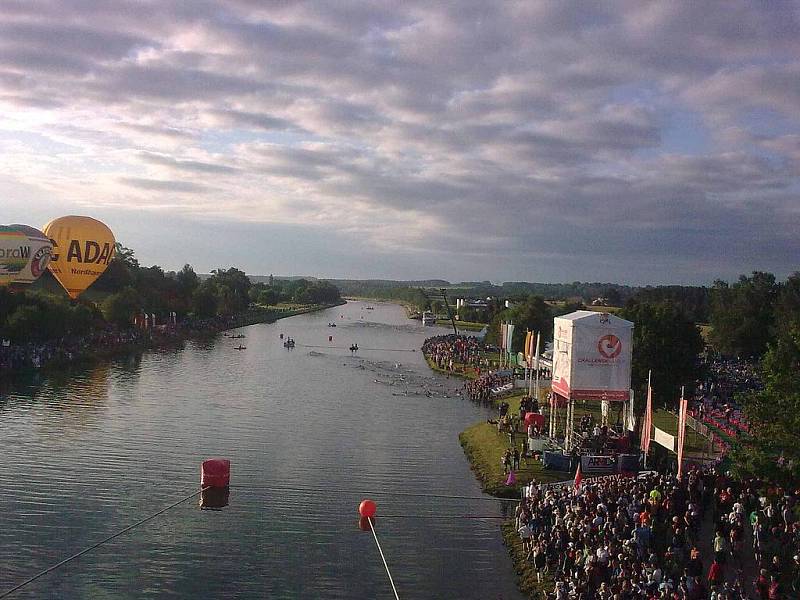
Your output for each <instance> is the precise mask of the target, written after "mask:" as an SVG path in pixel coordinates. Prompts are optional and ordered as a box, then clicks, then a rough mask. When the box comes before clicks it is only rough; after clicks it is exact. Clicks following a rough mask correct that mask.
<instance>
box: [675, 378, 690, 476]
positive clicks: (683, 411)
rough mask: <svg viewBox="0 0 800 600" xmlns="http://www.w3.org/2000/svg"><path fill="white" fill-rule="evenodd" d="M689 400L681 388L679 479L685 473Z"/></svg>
mask: <svg viewBox="0 0 800 600" xmlns="http://www.w3.org/2000/svg"><path fill="white" fill-rule="evenodd" d="M688 404H689V402H688V401H687V400H686V399H685V398H684V397H683V388H681V408H680V411H679V412H678V479H680V478H681V476H682V475H683V445H684V442H685V440H686V412H687V409H688Z"/></svg>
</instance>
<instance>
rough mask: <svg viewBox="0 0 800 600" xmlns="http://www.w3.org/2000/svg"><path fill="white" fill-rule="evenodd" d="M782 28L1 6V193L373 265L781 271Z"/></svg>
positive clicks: (789, 100) (495, 272)
mask: <svg viewBox="0 0 800 600" xmlns="http://www.w3.org/2000/svg"><path fill="white" fill-rule="evenodd" d="M799 29H800V10H798V9H797V7H796V6H795V5H793V4H792V3H773V4H770V5H769V6H767V5H761V4H756V3H750V2H745V1H734V2H728V1H725V2H713V1H712V2H703V3H696V2H688V1H687V2H682V1H678V2H669V3H642V2H639V1H636V0H618V1H615V2H598V3H592V4H588V5H587V4H585V3H567V2H559V3H556V2H527V1H525V2H513V1H512V2H503V3H486V2H484V1H480V0H465V1H464V2H459V3H457V4H447V3H445V4H441V3H430V2H414V1H410V2H403V3H396V2H375V3H368V4H365V3H363V2H355V1H349V0H343V1H342V2H336V3H332V4H321V3H313V2H297V3H283V2H271V3H261V2H255V1H250V0H232V1H230V2H214V1H212V0H200V1H198V2H196V3H191V5H187V4H180V3H178V4H175V3H169V2H146V3H142V2H134V1H125V0H123V2H120V3H115V5H114V6H113V7H111V6H104V5H97V4H96V3H91V2H86V1H85V0H63V1H56V0H38V1H31V2H24V3H22V2H9V3H7V4H6V5H4V10H3V11H2V14H0V110H3V114H4V119H3V120H2V122H0V168H2V169H3V171H4V172H5V173H13V174H14V175H13V179H14V185H11V184H10V183H6V184H0V194H2V193H3V192H4V190H8V192H9V193H11V194H13V193H16V192H15V191H14V190H19V189H28V188H26V187H25V186H36V185H44V186H46V189H47V192H48V193H49V194H51V195H52V194H56V195H59V196H62V197H66V198H82V200H81V202H88V201H87V200H86V198H97V199H98V200H97V202H98V203H99V202H102V203H103V204H102V206H103V207H105V208H106V209H108V210H112V208H113V209H115V210H120V211H121V208H122V207H137V208H142V209H143V210H147V211H152V212H154V213H157V212H159V211H160V212H162V213H164V214H169V213H170V212H174V213H180V214H181V215H182V216H183V217H184V218H187V219H191V218H194V219H197V220H208V219H225V220H226V221H231V222H236V221H238V222H242V223H258V224H261V226H263V227H267V226H281V227H288V228H302V227H304V226H308V227H312V228H313V233H309V236H310V237H309V239H308V240H306V242H307V243H309V244H311V245H312V247H313V246H315V245H316V247H318V248H319V250H320V252H321V253H324V252H328V251H329V250H328V249H326V248H325V247H324V245H323V244H322V242H321V241H320V240H321V236H320V235H319V231H320V230H324V229H325V228H328V229H330V230H335V231H336V233H337V235H336V236H333V237H334V239H337V240H340V239H341V236H342V235H346V236H348V237H349V238H350V239H357V240H359V243H363V244H365V247H369V248H371V249H372V250H373V251H375V252H378V253H382V252H385V253H386V256H387V257H390V260H388V259H387V260H383V261H382V262H381V264H382V265H383V266H382V267H381V268H382V269H384V271H383V272H381V273H374V275H384V276H389V275H395V276H409V277H416V275H417V273H414V272H413V271H412V265H413V268H417V267H418V266H419V264H420V262H419V260H418V258H417V257H418V255H419V254H420V253H428V255H429V256H430V258H431V263H433V264H442V265H446V269H449V272H444V273H429V274H426V275H440V276H453V275H451V274H450V273H452V274H456V273H461V274H463V275H464V276H465V278H468V279H482V278H494V279H497V278H508V279H526V278H531V277H534V275H535V273H534V274H532V272H531V270H530V269H531V267H530V264H532V263H531V261H536V264H537V265H540V264H541V263H540V261H542V260H546V261H547V265H548V266H547V268H546V269H545V268H544V267H541V266H540V267H538V269H539V270H538V271H536V273H540V274H541V273H545V274H546V276H547V277H550V278H556V279H559V278H561V279H566V280H573V279H577V278H581V277H592V278H595V275H593V274H598V273H603V274H604V275H603V277H602V278H604V279H625V278H626V277H628V276H629V275H630V274H631V273H636V274H637V275H636V276H637V277H646V276H647V275H648V273H651V274H652V273H655V275H654V276H656V277H658V278H660V279H661V280H664V281H668V280H670V278H671V277H673V276H674V277H676V278H680V279H682V280H686V279H687V278H691V277H692V276H694V280H696V281H709V280H711V279H713V278H715V277H717V276H726V275H729V274H736V272H739V271H741V272H746V271H749V270H751V269H752V268H755V267H758V268H768V269H772V270H775V271H777V272H779V273H786V272H789V271H791V270H794V269H796V268H797V267H796V264H795V263H796V256H797V253H796V251H797V242H795V241H794V237H792V236H793V234H792V231H796V229H797V227H798V225H800V223H798V213H797V200H796V193H797V190H798V189H800V181H798V173H799V171H798V170H799V169H800V150H798V148H799V147H800V146H798V143H797V139H799V138H800V116H798V115H800V87H799V86H798V81H800V62H798V58H797V57H798V56H800V38H798V36H797V35H796V32H797V31H798V30H799ZM697 123H699V124H701V125H702V131H699V130H698V128H696V127H695V126H694V124H697ZM42 182H45V183H44V184H42ZM99 199H102V200H99ZM42 202H46V200H43V201H42ZM98 206H99V204H98ZM119 214H120V215H121V217H120V218H127V217H123V215H124V214H128V213H123V212H120V213H119ZM293 231H298V229H293ZM323 237H324V236H323ZM765 238H768V239H767V240H765ZM142 239H146V236H144V235H143V237H142ZM135 242H136V240H135V239H134V240H130V242H129V243H130V244H131V245H135ZM459 256H461V257H470V258H469V259H466V258H464V259H461V262H459V258H458V257H459ZM640 263H648V264H649V265H650V268H648V267H647V265H646V264H644V265H643V264H640ZM404 265H405V266H404ZM178 266H180V265H178ZM693 266H694V267H696V268H695V270H694V271H692V269H693ZM472 267H474V268H476V269H482V271H481V272H480V273H477V272H476V273H472V274H469V270H470V268H472ZM387 269H388V270H387ZM271 270H273V271H278V270H280V269H277V268H271ZM302 270H304V271H305V272H313V265H309V266H307V267H305V268H304V269H302ZM717 271H720V272H717ZM581 273H583V274H581ZM693 273H694V275H693ZM332 275H335V273H332ZM364 275H372V273H364ZM597 276H599V275H597Z"/></svg>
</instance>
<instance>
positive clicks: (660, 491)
mask: <svg viewBox="0 0 800 600" xmlns="http://www.w3.org/2000/svg"><path fill="white" fill-rule="evenodd" d="M798 500H800V491H792V492H789V491H787V490H780V489H777V488H770V486H769V485H768V484H767V483H766V482H763V481H759V480H750V481H748V482H745V483H742V484H737V483H736V482H734V481H733V480H731V479H730V478H729V477H728V476H727V475H723V474H718V473H715V472H712V471H702V472H701V471H691V472H690V473H689V474H688V475H685V476H684V478H683V481H678V480H677V479H676V478H675V477H673V476H671V475H661V474H646V475H644V476H639V477H638V478H633V477H632V478H619V477H609V478H600V481H597V482H592V483H583V484H580V486H579V487H578V489H577V490H576V489H575V487H574V486H573V485H569V486H563V487H558V486H546V485H543V486H538V485H536V484H533V485H530V486H528V487H527V488H526V494H525V497H524V498H523V500H522V502H521V503H520V505H519V507H518V509H517V514H516V519H517V523H516V524H517V528H518V531H519V535H520V537H521V538H522V542H523V546H524V548H525V551H526V557H527V558H526V559H527V560H528V561H529V562H530V564H531V566H532V568H533V570H534V572H535V573H536V577H537V578H538V579H539V580H540V581H541V582H543V583H544V582H546V581H547V582H548V585H547V587H549V588H552V592H551V593H549V594H548V596H549V597H550V598H553V599H555V600H572V599H576V600H577V599H587V600H588V599H594V598H597V599H600V600H632V599H638V598H647V599H655V598H659V599H661V598H663V599H674V600H695V599H696V600H701V599H706V598H712V599H713V600H731V599H736V600H740V599H742V598H758V599H759V600H761V599H762V598H763V600H777V599H780V598H796V597H797V594H798V592H800V558H798V552H800V527H799V526H798V521H797V515H796V513H795V511H794V509H795V508H796V507H797V505H798ZM706 519H711V520H712V522H713V524H714V526H713V527H711V528H709V527H707V526H706V527H703V523H704V520H706ZM704 536H705V537H704ZM748 545H752V546H755V547H757V548H758V550H757V555H756V559H755V560H753V559H752V553H750V551H749V549H748V547H747V546H748ZM748 553H749V555H748ZM748 556H749V557H750V558H749V560H748ZM550 582H552V583H550Z"/></svg>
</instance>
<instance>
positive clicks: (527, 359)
mask: <svg viewBox="0 0 800 600" xmlns="http://www.w3.org/2000/svg"><path fill="white" fill-rule="evenodd" d="M532 339H533V332H532V331H531V330H530V329H529V330H528V332H527V333H526V334H525V347H524V348H523V349H522V353H523V354H524V355H525V364H526V365H530V364H531V360H532V359H533V352H532V351H531V340H532Z"/></svg>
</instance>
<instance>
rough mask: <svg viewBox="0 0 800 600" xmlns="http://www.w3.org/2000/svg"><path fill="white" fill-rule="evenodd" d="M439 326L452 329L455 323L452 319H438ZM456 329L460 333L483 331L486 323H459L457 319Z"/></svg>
mask: <svg viewBox="0 0 800 600" xmlns="http://www.w3.org/2000/svg"><path fill="white" fill-rule="evenodd" d="M436 324H437V325H443V326H445V327H452V325H453V322H452V321H451V320H450V319H436ZM456 327H457V328H458V330H459V331H462V330H463V331H481V330H482V329H483V328H484V327H486V323H475V322H473V321H459V320H458V319H456Z"/></svg>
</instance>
